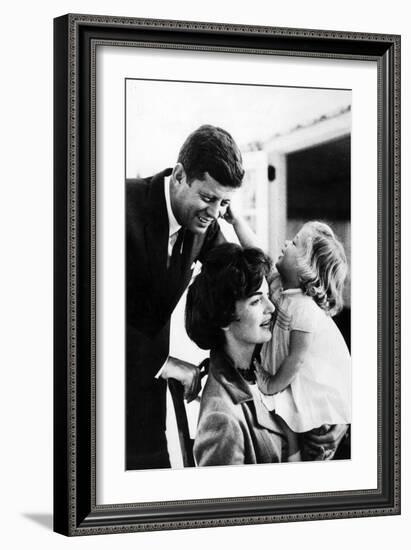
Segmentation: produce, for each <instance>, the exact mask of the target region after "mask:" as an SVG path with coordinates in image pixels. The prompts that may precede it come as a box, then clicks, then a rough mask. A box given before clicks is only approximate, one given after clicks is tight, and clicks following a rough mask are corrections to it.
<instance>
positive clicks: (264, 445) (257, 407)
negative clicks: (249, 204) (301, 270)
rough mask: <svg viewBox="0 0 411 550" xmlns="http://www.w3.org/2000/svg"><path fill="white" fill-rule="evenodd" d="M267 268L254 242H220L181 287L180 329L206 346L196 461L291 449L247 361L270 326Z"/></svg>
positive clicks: (271, 458) (289, 436) (245, 460)
mask: <svg viewBox="0 0 411 550" xmlns="http://www.w3.org/2000/svg"><path fill="white" fill-rule="evenodd" d="M270 268H271V264H270V260H269V258H268V257H267V256H266V255H265V254H264V253H263V252H262V251H261V250H259V249H257V248H246V249H243V248H241V247H240V246H238V245H236V244H233V243H225V244H222V245H220V246H218V247H216V248H215V249H213V250H212V251H211V252H210V253H209V255H208V256H207V261H206V262H205V263H204V265H203V268H202V271H201V273H200V274H199V275H198V276H197V277H196V279H195V280H194V282H193V284H192V285H191V286H190V288H189V291H188V295H187V305H186V329H187V333H188V335H189V336H190V338H191V339H192V340H193V341H194V342H195V343H196V344H197V345H198V346H199V347H200V348H202V349H210V350H211V354H210V369H209V375H208V379H207V383H206V385H205V388H204V391H203V394H202V398H201V407H200V415H199V420H198V428H197V435H196V439H195V442H194V457H195V461H196V464H197V465H198V466H211V465H213V466H217V465H224V464H225V465H228V464H230V465H233V464H256V463H272V462H282V461H287V460H290V459H292V456H293V455H294V454H295V453H297V451H298V444H297V437H296V435H295V434H294V433H293V432H291V430H290V429H289V428H288V426H287V425H286V424H285V422H284V421H283V420H282V419H281V418H280V417H278V416H277V415H275V414H274V413H270V412H268V411H267V409H266V407H265V406H264V404H263V403H262V400H261V397H260V395H261V394H260V393H259V391H258V390H257V386H256V385H255V383H254V376H253V372H252V368H251V365H252V364H253V357H254V353H255V348H256V345H257V344H263V343H264V342H267V341H269V340H270V338H271V334H272V331H271V329H272V327H271V323H272V314H273V311H274V306H273V304H272V303H271V301H270V299H269V297H268V284H267V280H266V277H267V275H268V274H269V272H270Z"/></svg>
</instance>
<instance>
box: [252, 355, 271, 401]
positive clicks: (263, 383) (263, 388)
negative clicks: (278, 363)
mask: <svg viewBox="0 0 411 550" xmlns="http://www.w3.org/2000/svg"><path fill="white" fill-rule="evenodd" d="M254 366H255V377H256V380H257V386H258V389H259V390H260V392H261V393H263V394H264V395H273V392H271V391H270V382H271V378H272V376H271V374H269V373H268V372H267V371H266V370H264V369H263V367H262V366H261V365H260V363H259V362H258V361H257V359H254Z"/></svg>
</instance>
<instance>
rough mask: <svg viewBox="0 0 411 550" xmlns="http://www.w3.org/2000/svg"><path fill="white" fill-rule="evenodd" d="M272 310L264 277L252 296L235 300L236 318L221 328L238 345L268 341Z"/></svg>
mask: <svg viewBox="0 0 411 550" xmlns="http://www.w3.org/2000/svg"><path fill="white" fill-rule="evenodd" d="M273 311H274V306H273V304H272V302H271V301H270V299H269V297H268V284H267V281H266V279H264V280H263V282H262V284H261V286H260V288H259V289H258V290H257V291H256V292H255V293H254V294H253V295H252V296H250V297H248V298H246V299H245V300H238V301H237V303H236V315H237V319H236V320H235V321H232V322H231V323H230V324H229V325H228V327H225V328H224V329H223V330H224V331H225V332H226V337H227V338H228V339H230V340H231V341H234V342H236V343H237V344H240V345H244V344H246V345H250V344H252V345H255V344H263V343H264V342H268V341H269V340H270V339H271V321H272V314H273Z"/></svg>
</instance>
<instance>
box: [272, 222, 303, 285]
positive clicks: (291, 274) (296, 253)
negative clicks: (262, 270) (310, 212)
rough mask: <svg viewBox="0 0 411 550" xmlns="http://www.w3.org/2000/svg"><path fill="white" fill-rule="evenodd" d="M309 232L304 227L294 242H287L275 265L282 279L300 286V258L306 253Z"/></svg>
mask: <svg viewBox="0 0 411 550" xmlns="http://www.w3.org/2000/svg"><path fill="white" fill-rule="evenodd" d="M306 238H307V231H306V230H304V227H303V228H302V229H301V230H300V231H299V232H298V233H297V235H296V236H295V237H294V239H293V240H292V241H285V244H284V247H283V249H282V250H281V255H280V256H279V258H278V261H277V263H276V264H275V266H276V268H277V270H278V272H279V274H280V275H281V278H282V279H283V280H284V281H286V282H290V283H292V284H294V285H295V286H298V269H299V268H298V258H299V257H300V256H301V255H302V254H303V253H304V249H305V242H306Z"/></svg>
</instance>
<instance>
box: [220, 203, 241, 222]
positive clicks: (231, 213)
mask: <svg viewBox="0 0 411 550" xmlns="http://www.w3.org/2000/svg"><path fill="white" fill-rule="evenodd" d="M223 219H224V220H225V221H226V222H227V223H229V224H230V225H236V224H237V223H238V222H239V221H240V218H239V216H238V214H237V213H236V212H235V210H233V207H232V205H229V206H227V208H226V211H225V214H224V215H223Z"/></svg>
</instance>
